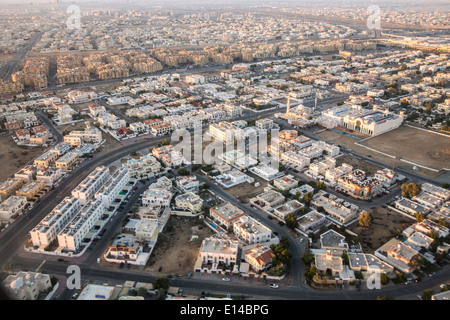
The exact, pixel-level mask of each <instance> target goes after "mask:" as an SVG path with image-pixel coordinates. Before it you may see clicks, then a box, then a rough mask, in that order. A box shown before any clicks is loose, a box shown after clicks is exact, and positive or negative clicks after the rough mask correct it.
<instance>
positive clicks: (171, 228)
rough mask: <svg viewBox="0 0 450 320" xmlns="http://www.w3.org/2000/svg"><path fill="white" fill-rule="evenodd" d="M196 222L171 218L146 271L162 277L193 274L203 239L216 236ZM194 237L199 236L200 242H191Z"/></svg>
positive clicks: (188, 219)
mask: <svg viewBox="0 0 450 320" xmlns="http://www.w3.org/2000/svg"><path fill="white" fill-rule="evenodd" d="M196 222H197V219H196V218H185V217H176V216H171V217H170V219H169V221H168V223H167V225H166V226H165V228H164V230H163V232H162V233H161V234H160V235H159V237H158V241H157V242H156V246H155V248H154V249H153V252H152V255H151V257H150V259H149V261H148V262H147V266H146V268H145V269H144V270H145V271H146V272H151V273H154V274H161V275H171V274H183V275H186V274H188V273H189V272H193V271H194V265H195V262H196V260H197V255H198V251H199V249H200V246H201V243H202V241H203V239H205V238H207V237H209V236H211V235H213V234H214V232H213V231H212V230H211V229H210V228H208V227H206V226H200V225H198V224H197V223H196ZM193 235H197V236H198V240H196V241H193V242H189V240H190V239H191V237H192V236H193Z"/></svg>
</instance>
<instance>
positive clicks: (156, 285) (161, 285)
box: [152, 278, 169, 290]
mask: <svg viewBox="0 0 450 320" xmlns="http://www.w3.org/2000/svg"><path fill="white" fill-rule="evenodd" d="M152 285H153V290H159V289H163V290H168V289H169V280H168V279H166V278H158V279H156V280H155V281H153V282H152Z"/></svg>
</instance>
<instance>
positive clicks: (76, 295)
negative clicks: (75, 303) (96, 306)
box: [72, 292, 78, 300]
mask: <svg viewBox="0 0 450 320" xmlns="http://www.w3.org/2000/svg"><path fill="white" fill-rule="evenodd" d="M77 297H78V293H77V292H75V293H74V294H73V296H72V300H75V299H76V298H77Z"/></svg>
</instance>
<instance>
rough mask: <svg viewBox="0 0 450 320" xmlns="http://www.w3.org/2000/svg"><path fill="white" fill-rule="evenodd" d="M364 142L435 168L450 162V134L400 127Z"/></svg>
mask: <svg viewBox="0 0 450 320" xmlns="http://www.w3.org/2000/svg"><path fill="white" fill-rule="evenodd" d="M362 144H363V145H365V146H368V147H370V148H374V149H376V150H379V151H382V152H385V153H387V154H390V155H393V156H396V157H400V158H402V159H405V160H408V161H412V162H414V163H417V164H420V165H423V166H426V167H431V168H433V169H438V170H439V169H441V168H445V167H449V163H450V136H443V135H440V134H436V133H432V132H427V131H424V130H420V129H416V128H411V127H406V126H405V127H400V128H398V129H396V130H392V131H390V132H387V133H385V134H382V135H380V136H377V137H375V138H372V139H369V140H366V141H364V142H363V143H362Z"/></svg>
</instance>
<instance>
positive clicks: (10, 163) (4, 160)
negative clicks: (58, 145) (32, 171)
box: [0, 137, 45, 181]
mask: <svg viewBox="0 0 450 320" xmlns="http://www.w3.org/2000/svg"><path fill="white" fill-rule="evenodd" d="M0 144H1V146H2V148H0V163H1V164H2V165H1V167H0V181H3V180H5V179H6V178H8V177H9V176H10V175H12V174H14V173H16V172H17V171H18V170H19V169H20V168H22V167H23V166H25V165H26V164H27V163H28V162H30V161H32V160H33V159H35V158H37V157H38V156H40V155H41V154H42V153H44V151H45V149H44V148H42V147H26V146H18V145H17V144H16V143H15V142H14V141H13V139H12V138H11V137H0Z"/></svg>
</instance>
